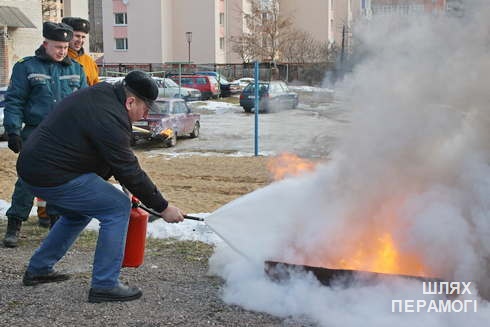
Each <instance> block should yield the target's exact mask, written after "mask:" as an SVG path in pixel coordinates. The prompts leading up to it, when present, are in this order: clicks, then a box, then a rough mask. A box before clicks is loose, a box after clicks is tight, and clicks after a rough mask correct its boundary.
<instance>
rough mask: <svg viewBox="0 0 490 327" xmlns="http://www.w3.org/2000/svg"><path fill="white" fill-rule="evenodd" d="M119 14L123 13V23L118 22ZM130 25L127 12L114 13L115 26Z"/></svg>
mask: <svg viewBox="0 0 490 327" xmlns="http://www.w3.org/2000/svg"><path fill="white" fill-rule="evenodd" d="M118 15H123V16H122V18H123V23H118V22H117V17H118ZM127 25H128V13H127V12H115V13H114V26H127Z"/></svg>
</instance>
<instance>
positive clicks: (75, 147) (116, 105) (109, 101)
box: [17, 82, 168, 212]
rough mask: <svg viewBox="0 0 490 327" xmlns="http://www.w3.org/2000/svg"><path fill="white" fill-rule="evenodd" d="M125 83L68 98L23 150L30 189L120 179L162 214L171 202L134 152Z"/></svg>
mask: <svg viewBox="0 0 490 327" xmlns="http://www.w3.org/2000/svg"><path fill="white" fill-rule="evenodd" d="M125 99H126V96H125V94H124V90H123V88H122V86H121V85H120V84H116V85H111V84H108V83H105V82H103V83H98V84H96V85H95V86H92V87H90V88H85V89H82V90H80V91H78V92H76V93H74V94H72V95H70V96H68V97H66V98H65V99H63V100H62V101H61V102H60V103H59V104H58V106H57V107H56V108H55V109H54V110H53V111H52V112H51V114H50V115H49V116H48V117H47V118H46V119H45V120H44V121H43V122H42V123H41V124H40V125H39V126H38V128H37V129H36V130H35V131H34V132H33V133H32V135H31V137H30V138H29V139H28V140H27V142H26V143H25V145H24V146H23V147H22V151H21V153H20V155H19V159H18V161H17V173H18V174H19V176H20V177H21V178H22V179H23V180H24V181H25V182H27V183H28V184H31V185H33V186H40V187H50V186H59V185H61V184H64V183H66V182H68V181H70V180H72V179H74V178H76V177H78V176H80V175H82V174H86V173H96V174H98V175H99V176H101V177H103V178H105V179H107V178H109V177H110V176H114V177H115V178H116V179H117V180H118V181H119V182H120V183H121V184H122V185H123V186H125V187H126V188H127V189H128V190H129V191H130V192H131V193H133V194H134V195H135V196H136V197H138V198H139V199H140V200H141V201H142V202H143V203H144V204H145V205H146V206H148V207H150V208H153V209H155V210H156V211H158V212H161V211H163V210H164V209H165V208H166V207H167V205H168V203H167V201H166V200H165V199H164V198H163V196H162V195H161V194H160V192H159V191H158V189H157V187H156V186H155V185H154V184H153V182H152V181H151V180H150V178H149V177H148V176H147V175H146V173H145V172H144V171H143V170H142V169H141V167H140V165H139V163H138V159H137V158H136V157H135V155H134V153H133V151H132V150H131V147H130V144H131V122H130V120H129V116H128V112H127V110H126V107H125V105H124V103H125Z"/></svg>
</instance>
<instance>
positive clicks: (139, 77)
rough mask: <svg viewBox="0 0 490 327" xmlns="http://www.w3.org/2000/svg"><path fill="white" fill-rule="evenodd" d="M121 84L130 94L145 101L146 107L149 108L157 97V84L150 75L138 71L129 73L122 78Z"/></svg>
mask: <svg viewBox="0 0 490 327" xmlns="http://www.w3.org/2000/svg"><path fill="white" fill-rule="evenodd" d="M123 84H124V85H125V86H126V87H127V88H128V90H129V91H130V92H131V93H133V94H134V95H136V96H137V97H138V98H140V99H141V100H143V101H145V102H146V104H147V105H148V106H151V105H152V104H153V101H155V99H156V98H157V97H158V86H157V83H156V82H155V80H154V79H153V78H151V76H150V75H148V74H147V73H145V72H142V71H140V70H133V71H131V72H129V73H128V74H127V75H126V77H125V78H124V82H123Z"/></svg>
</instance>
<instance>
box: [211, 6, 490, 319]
mask: <svg viewBox="0 0 490 327" xmlns="http://www.w3.org/2000/svg"><path fill="white" fill-rule="evenodd" d="M355 35H356V37H357V38H358V41H359V43H358V45H359V46H360V47H362V49H363V51H364V53H365V56H364V57H363V60H362V62H360V63H359V64H358V65H357V66H355V68H354V71H353V72H352V73H351V74H350V75H348V76H347V77H346V78H345V80H344V81H343V83H342V85H341V86H340V88H342V90H343V92H344V93H345V94H347V95H348V97H347V98H346V99H347V100H346V102H345V103H344V107H345V109H346V110H348V111H350V124H349V126H348V127H347V128H346V129H345V131H344V132H343V133H342V136H341V137H340V138H339V142H338V144H337V145H336V147H335V149H334V151H333V152H332V159H331V160H330V161H329V162H328V163H326V164H325V165H323V166H321V167H319V168H318V169H317V171H316V172H315V173H311V174H307V175H305V176H302V177H299V178H294V179H287V180H284V181H281V182H277V183H273V184H271V185H270V186H268V187H266V188H263V189H261V190H258V191H256V192H253V193H251V194H248V195H246V196H244V197H242V198H240V199H237V200H236V201H234V202H232V203H230V204H228V205H226V206H224V207H222V208H220V209H219V210H218V211H217V212H215V213H214V214H213V215H211V216H210V217H208V223H209V224H210V225H212V226H213V228H214V229H216V230H217V231H219V232H220V233H221V234H222V235H225V237H227V239H229V240H231V241H232V242H233V243H234V245H235V246H236V247H237V248H239V249H240V250H241V251H243V252H245V253H246V254H247V256H248V257H249V258H251V260H244V259H243V258H242V257H241V256H239V255H236V254H234V253H233V251H229V249H228V251H226V250H225V249H222V248H218V249H217V250H216V253H215V254H214V255H213V257H212V258H211V271H212V272H213V273H216V274H219V275H221V276H223V278H224V279H225V280H226V286H225V289H224V299H225V300H226V301H227V302H229V303H234V304H238V305H241V306H243V307H245V308H247V309H251V310H257V311H264V312H269V313H271V314H274V315H277V316H281V317H286V316H294V317H306V319H308V320H311V321H312V322H313V323H318V324H320V325H324V326H361V325H362V326H393V325H396V326H421V325H423V326H434V327H435V326H437V327H439V326H441V327H442V326H461V325H463V323H464V324H465V325H470V326H486V325H487V323H488V319H489V318H490V308H489V307H488V302H487V301H485V300H483V299H482V298H481V297H480V296H477V295H476V294H472V295H468V296H467V297H463V298H465V299H471V300H475V299H476V300H477V301H478V312H471V313H464V314H463V313H433V312H432V313H427V312H425V313H424V312H420V313H415V314H411V313H400V312H398V313H396V312H395V313H394V312H392V306H391V304H392V301H393V300H398V299H399V300H411V299H424V300H427V301H430V300H431V299H437V297H436V296H435V295H434V296H433V297H432V296H431V295H427V294H422V286H421V283H420V282H417V281H407V280H405V279H397V278H395V279H390V280H386V281H385V282H383V283H376V284H363V283H362V282H359V283H356V284H355V285H351V287H348V288H345V287H332V288H327V287H320V286H319V284H318V282H317V281H316V280H315V279H314V278H312V277H311V276H306V275H298V276H296V277H294V278H293V279H292V280H290V281H285V282H283V283H274V282H271V281H270V280H269V279H268V278H267V277H266V276H265V274H264V272H263V261H264V260H268V259H274V258H279V259H282V260H284V261H288V262H293V263H294V262H297V263H317V264H319V265H323V266H327V265H331V264H336V263H338V262H340V260H341V259H342V258H345V256H348V255H349V254H350V255H354V254H355V253H356V247H359V245H360V243H362V242H361V241H360V240H363V242H364V244H362V245H363V246H366V244H365V234H366V230H367V231H369V232H370V233H375V234H376V233H379V235H384V233H388V234H389V235H390V236H391V237H392V240H393V243H394V244H395V246H396V250H397V251H398V252H399V253H402V254H404V255H407V256H409V255H411V254H415V255H416V256H417V258H418V259H419V260H420V261H421V263H422V264H423V266H424V269H425V270H424V272H425V273H430V274H431V275H434V276H438V277H441V278H444V279H445V280H450V281H472V282H473V285H474V286H476V287H477V288H478V291H479V292H480V294H482V295H483V296H485V297H487V296H488V294H489V289H487V288H486V287H485V285H490V269H489V266H490V265H489V264H488V263H489V261H488V260H489V258H490V211H489V209H490V168H489V163H490V128H489V126H490V113H489V111H490V101H489V99H490V98H489V96H488V94H489V91H488V88H489V86H488V85H490V7H489V6H488V3H486V1H479V0H477V1H473V2H471V3H470V4H468V5H467V7H466V12H465V16H464V17H463V18H454V17H449V16H409V17H399V16H398V17H391V18H390V17H381V18H375V19H373V20H372V21H369V22H365V23H362V24H360V25H359V26H358V27H357V29H356V33H355ZM367 245H369V244H367ZM473 291H474V292H473V293H475V292H476V290H475V289H473Z"/></svg>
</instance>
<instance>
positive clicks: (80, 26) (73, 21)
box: [61, 17, 90, 34]
mask: <svg viewBox="0 0 490 327" xmlns="http://www.w3.org/2000/svg"><path fill="white" fill-rule="evenodd" d="M61 22H62V23H65V24H67V25H70V26H71V27H72V28H73V30H74V31H80V32H84V33H87V34H88V33H89V32H90V23H89V22H88V20H86V19H83V18H80V17H64V18H63V19H62V20H61Z"/></svg>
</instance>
